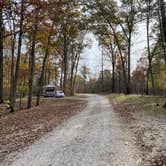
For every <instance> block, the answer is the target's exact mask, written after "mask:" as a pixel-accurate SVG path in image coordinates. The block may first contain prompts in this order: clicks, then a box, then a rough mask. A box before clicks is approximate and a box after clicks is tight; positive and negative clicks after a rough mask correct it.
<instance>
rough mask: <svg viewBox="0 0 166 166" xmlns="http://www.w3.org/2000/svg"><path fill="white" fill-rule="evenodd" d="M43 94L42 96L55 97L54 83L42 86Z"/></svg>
mask: <svg viewBox="0 0 166 166" xmlns="http://www.w3.org/2000/svg"><path fill="white" fill-rule="evenodd" d="M43 96H44V97H55V96H56V86H55V85H47V86H43Z"/></svg>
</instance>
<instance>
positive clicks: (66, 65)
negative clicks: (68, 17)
mask: <svg viewBox="0 0 166 166" xmlns="http://www.w3.org/2000/svg"><path fill="white" fill-rule="evenodd" d="M67 43H68V42H67V32H66V30H65V32H64V48H63V91H64V93H66V84H67V73H68V58H67Z"/></svg>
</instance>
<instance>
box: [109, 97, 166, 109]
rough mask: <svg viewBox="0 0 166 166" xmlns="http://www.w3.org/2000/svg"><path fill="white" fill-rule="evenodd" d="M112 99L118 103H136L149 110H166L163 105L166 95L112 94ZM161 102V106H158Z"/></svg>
mask: <svg viewBox="0 0 166 166" xmlns="http://www.w3.org/2000/svg"><path fill="white" fill-rule="evenodd" d="M109 99H110V101H115V102H116V103H126V104H135V105H140V106H142V107H144V108H145V109H147V110H153V111H161V112H163V111H164V112H166V108H164V107H162V106H163V105H164V103H165V102H166V98H165V97H160V96H142V95H110V96H109ZM157 104H159V106H157Z"/></svg>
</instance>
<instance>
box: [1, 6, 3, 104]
mask: <svg viewBox="0 0 166 166" xmlns="http://www.w3.org/2000/svg"><path fill="white" fill-rule="evenodd" d="M0 103H3V16H2V7H0Z"/></svg>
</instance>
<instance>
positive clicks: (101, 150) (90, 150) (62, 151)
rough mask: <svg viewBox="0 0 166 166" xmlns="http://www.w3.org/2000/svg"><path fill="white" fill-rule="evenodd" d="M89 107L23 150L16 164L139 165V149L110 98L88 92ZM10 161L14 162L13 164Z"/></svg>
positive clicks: (14, 164)
mask: <svg viewBox="0 0 166 166" xmlns="http://www.w3.org/2000/svg"><path fill="white" fill-rule="evenodd" d="M88 101H89V104H88V106H87V108H86V109H85V110H84V111H83V112H81V113H79V114H77V115H75V116H73V117H72V118H70V119H69V120H68V121H66V122H65V123H63V124H62V125H60V126H59V127H57V128H55V130H54V131H52V132H51V133H49V134H48V135H47V136H45V137H43V138H42V139H40V140H39V141H37V142H36V143H35V144H34V145H32V146H30V147H29V148H27V149H25V150H24V151H23V152H21V153H19V154H18V155H17V156H16V157H14V158H13V159H12V161H10V160H9V161H10V162H7V163H5V164H4V165H12V166H123V165H124V166H136V165H138V163H139V156H138V152H137V151H136V149H135V147H134V146H133V144H132V143H130V142H126V141H128V138H129V133H124V132H123V130H122V125H121V124H120V123H119V121H118V119H117V118H116V115H115V114H114V111H113V110H112V108H111V106H110V104H109V101H108V99H107V98H106V97H104V96H99V95H88ZM9 163H10V164H9Z"/></svg>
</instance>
